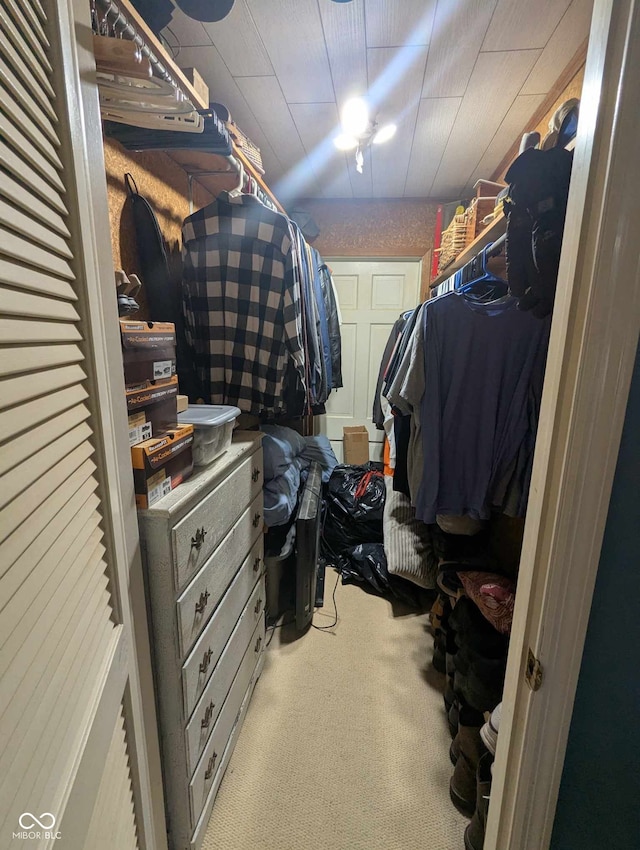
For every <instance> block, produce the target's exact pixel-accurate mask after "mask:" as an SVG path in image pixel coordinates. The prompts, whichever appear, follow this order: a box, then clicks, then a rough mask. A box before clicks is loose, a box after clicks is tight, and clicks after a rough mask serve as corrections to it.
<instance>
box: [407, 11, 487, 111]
mask: <svg viewBox="0 0 640 850" xmlns="http://www.w3.org/2000/svg"><path fill="white" fill-rule="evenodd" d="M496 2H497V0H467V2H466V3H438V8H437V11H436V17H435V22H434V25H433V38H432V40H431V44H430V46H429V58H428V60H427V71H426V73H425V75H424V88H423V91H422V96H423V97H462V95H463V94H464V93H465V90H466V88H467V84H468V82H469V78H470V77H471V72H472V71H473V67H474V65H475V64H476V59H477V58H478V53H479V52H480V47H481V46H482V42H483V41H484V37H485V35H486V32H487V27H488V26H489V22H490V21H491V16H492V14H493V10H494V9H495V6H496ZM452 45H455V47H454V49H452Z"/></svg>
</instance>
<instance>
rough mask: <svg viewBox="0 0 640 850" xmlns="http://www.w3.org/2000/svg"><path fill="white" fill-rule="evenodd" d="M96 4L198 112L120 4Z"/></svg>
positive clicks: (105, 0)
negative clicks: (112, 18) (111, 17)
mask: <svg viewBox="0 0 640 850" xmlns="http://www.w3.org/2000/svg"><path fill="white" fill-rule="evenodd" d="M94 2H95V4H96V6H99V7H100V8H101V9H102V10H103V11H104V14H105V21H107V22H109V21H108V19H109V16H111V15H113V16H115V17H114V20H113V21H112V22H111V25H112V26H113V27H114V28H115V27H116V26H117V27H118V28H121V30H122V35H123V36H126V38H127V39H128V40H130V41H133V42H134V44H137V46H138V47H139V48H140V51H141V52H142V54H143V55H144V56H146V57H147V59H148V60H149V62H151V64H152V65H153V67H154V69H155V71H156V72H157V74H158V76H160V77H162V79H163V80H166V81H167V82H168V83H171V85H172V86H173V87H174V88H176V89H177V90H178V91H180V92H181V94H182V96H183V97H184V98H185V100H186V101H187V102H188V103H189V104H190V105H191V108H192V109H193V110H194V111H197V108H196V107H195V106H194V105H193V102H192V101H191V99H190V98H189V97H187V95H186V94H185V92H184V90H183V88H182V86H181V85H180V83H179V82H177V81H176V80H175V79H174V77H173V76H172V75H171V73H170V72H169V71H168V70H167V68H166V67H165V66H164V65H163V63H162V61H161V60H160V59H159V58H158V56H156V54H155V53H154V52H153V50H152V49H151V48H150V47H149V45H148V44H147V43H146V41H145V40H144V39H143V38H142V36H141V35H140V33H139V32H138V30H137V29H136V27H135V24H133V23H132V22H131V21H130V20H129V18H128V17H127V15H126V13H125V12H124V11H123V10H122V8H121V7H120V6H118V4H117V3H115V2H114V0H94Z"/></svg>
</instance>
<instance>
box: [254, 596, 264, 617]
mask: <svg viewBox="0 0 640 850" xmlns="http://www.w3.org/2000/svg"><path fill="white" fill-rule="evenodd" d="M261 608H262V599H258V601H257V602H256V607H255V608H254V609H253V610H254V612H255V613H256V614H259V613H260V609H261Z"/></svg>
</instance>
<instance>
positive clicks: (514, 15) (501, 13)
mask: <svg viewBox="0 0 640 850" xmlns="http://www.w3.org/2000/svg"><path fill="white" fill-rule="evenodd" d="M570 2H571V0H535V2H532V0H498V5H497V6H496V9H495V12H494V13H493V18H492V20H491V23H490V25H489V29H488V31H487V36H486V38H485V40H484V44H483V45H482V49H483V50H506V49H509V50H527V49H530V48H535V47H544V46H545V44H546V43H547V41H548V40H549V39H550V38H551V36H552V34H553V31H554V30H555V28H556V27H557V26H558V23H559V22H560V18H562V16H563V15H564V13H565V12H566V10H567V7H568V6H569V3H570ZM569 58H570V57H567V61H568V60H569Z"/></svg>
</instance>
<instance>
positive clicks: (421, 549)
mask: <svg viewBox="0 0 640 850" xmlns="http://www.w3.org/2000/svg"><path fill="white" fill-rule="evenodd" d="M385 483H386V485H387V498H386V501H385V504H384V516H383V520H382V527H383V531H384V551H385V555H386V556H387V569H388V570H389V572H390V573H391V575H396V576H402V578H406V579H408V580H409V581H412V582H413V583H414V584H417V585H418V586H419V587H424V588H426V589H428V590H432V589H433V588H435V587H436V576H437V574H438V559H437V557H436V556H435V554H434V551H433V544H432V541H431V530H430V528H429V526H428V525H426V524H425V523H424V522H421V521H420V520H418V519H416V511H415V508H414V507H413V506H412V504H411V500H410V499H409V498H408V496H405V495H404V493H399V492H397V491H396V490H394V489H393V478H391V477H390V476H388V475H386V476H385Z"/></svg>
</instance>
